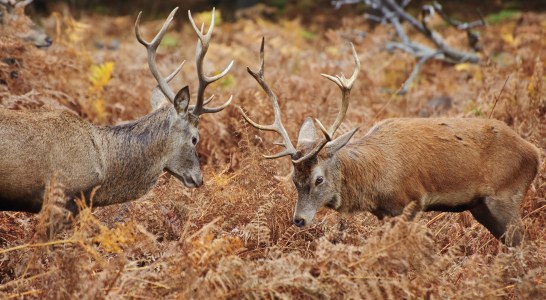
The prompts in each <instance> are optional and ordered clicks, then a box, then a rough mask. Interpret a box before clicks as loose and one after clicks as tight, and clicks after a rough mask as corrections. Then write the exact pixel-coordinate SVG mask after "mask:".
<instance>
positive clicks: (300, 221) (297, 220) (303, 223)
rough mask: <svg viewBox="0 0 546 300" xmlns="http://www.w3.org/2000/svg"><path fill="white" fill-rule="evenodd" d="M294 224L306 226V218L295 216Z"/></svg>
mask: <svg viewBox="0 0 546 300" xmlns="http://www.w3.org/2000/svg"><path fill="white" fill-rule="evenodd" d="M294 225H296V226H298V227H300V228H301V227H304V226H305V219H303V218H294Z"/></svg>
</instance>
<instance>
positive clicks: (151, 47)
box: [135, 7, 186, 103]
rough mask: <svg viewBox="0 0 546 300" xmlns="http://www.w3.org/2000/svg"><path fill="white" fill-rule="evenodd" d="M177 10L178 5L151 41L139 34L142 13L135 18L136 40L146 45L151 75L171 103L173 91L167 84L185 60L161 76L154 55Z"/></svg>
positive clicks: (173, 95)
mask: <svg viewBox="0 0 546 300" xmlns="http://www.w3.org/2000/svg"><path fill="white" fill-rule="evenodd" d="M177 10H178V7H176V8H175V9H173V11H172V12H171V13H170V14H169V16H168V17H167V19H166V20H165V23H163V27H161V30H159V32H158V33H157V35H156V36H155V37H154V38H153V39H152V41H151V42H146V41H145V40H144V39H143V38H142V37H141V36H140V28H139V26H140V16H141V15H142V12H139V13H138V17H137V20H136V22H135V34H136V38H137V40H138V41H139V42H140V43H141V44H142V45H144V47H146V50H147V52H148V66H149V68H150V71H151V72H152V75H153V76H154V78H155V80H156V81H157V83H158V84H159V88H160V89H161V91H162V92H163V94H164V95H165V97H167V99H169V101H171V103H174V97H175V93H174V92H173V91H172V89H171V87H170V86H169V84H168V82H169V81H171V80H172V79H173V78H174V76H176V74H178V72H180V70H181V69H182V66H183V65H184V63H185V62H186V61H182V63H181V64H180V65H179V66H178V68H176V70H174V72H172V73H171V74H170V75H169V76H167V77H165V78H163V77H162V76H161V74H160V73H159V70H158V68H157V65H156V62H155V57H156V51H157V47H158V46H159V44H160V43H161V40H162V39H163V36H164V35H165V32H167V29H168V28H169V25H170V24H171V22H172V21H173V18H174V15H175V14H176V11H177Z"/></svg>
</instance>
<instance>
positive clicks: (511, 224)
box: [470, 196, 523, 247]
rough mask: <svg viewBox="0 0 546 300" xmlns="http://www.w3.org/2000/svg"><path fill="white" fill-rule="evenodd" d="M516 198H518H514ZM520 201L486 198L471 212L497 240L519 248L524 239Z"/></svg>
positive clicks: (497, 197)
mask: <svg viewBox="0 0 546 300" xmlns="http://www.w3.org/2000/svg"><path fill="white" fill-rule="evenodd" d="M514 197H516V196H514ZM517 203H519V201H514V200H513V197H500V196H493V197H492V196H489V197H485V198H484V199H483V201H481V202H480V203H479V204H478V205H476V206H475V207H474V208H472V209H470V212H471V213H472V215H473V216H474V218H475V219H476V220H477V221H478V222H480V223H481V224H482V225H483V226H485V228H487V229H488V230H489V231H490V232H491V233H492V234H493V235H494V236H495V237H496V238H497V239H499V240H501V242H503V243H504V244H506V245H507V246H511V247H514V246H518V245H519V244H520V242H521V239H522V234H523V232H522V231H523V230H522V224H521V216H520V214H519V206H518V205H516V204H517Z"/></svg>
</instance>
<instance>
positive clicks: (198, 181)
mask: <svg viewBox="0 0 546 300" xmlns="http://www.w3.org/2000/svg"><path fill="white" fill-rule="evenodd" d="M192 179H193V182H194V183H195V186H196V187H200V186H202V185H203V176H201V175H199V176H198V177H197V178H192Z"/></svg>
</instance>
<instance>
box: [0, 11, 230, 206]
mask: <svg viewBox="0 0 546 300" xmlns="http://www.w3.org/2000/svg"><path fill="white" fill-rule="evenodd" d="M177 9H178V8H175V9H174V10H173V11H172V12H171V14H170V15H169V17H168V18H167V20H166V21H165V23H164V24H163V27H162V28H161V30H160V31H159V33H158V34H157V35H156V36H155V37H154V39H153V40H152V41H151V42H146V41H144V40H143V39H142V37H141V35H140V32H139V21H140V14H139V17H138V18H137V21H136V23H135V33H136V37H137V39H138V41H139V42H140V43H141V44H143V45H144V46H145V47H146V49H147V52H148V65H149V68H150V71H151V73H152V74H153V76H154V77H155V80H156V81H157V82H158V84H159V89H160V90H161V91H162V92H163V94H164V95H165V97H166V98H167V99H168V100H169V101H170V103H166V105H162V106H161V107H159V108H157V109H156V110H155V111H153V112H152V113H150V114H148V115H146V116H144V117H142V118H140V119H138V120H135V121H132V122H129V123H125V124H121V125H117V126H96V125H93V124H91V123H89V122H87V121H84V120H82V119H81V118H79V117H77V116H75V115H73V114H71V113H68V112H43V113H38V112H21V111H11V110H6V109H0V210H15V211H28V212H38V211H40V209H41V206H42V201H43V200H42V198H43V194H44V186H45V185H46V184H47V182H48V181H49V180H50V179H51V178H52V176H56V179H57V180H58V181H59V182H60V183H61V184H62V185H63V186H64V191H65V193H66V195H67V197H68V199H70V200H69V201H68V203H67V207H68V208H69V209H70V210H71V211H72V212H76V207H75V204H74V198H75V197H78V196H79V195H80V194H81V193H84V195H86V198H87V199H89V195H90V193H91V191H92V190H93V189H94V188H95V187H99V188H98V189H97V190H96V192H95V194H94V198H93V199H92V201H93V205H94V206H104V205H110V204H114V203H119V202H125V201H129V200H133V199H137V198H139V197H141V196H142V195H144V194H145V193H146V192H148V191H149V190H150V189H151V188H152V187H153V186H154V185H155V183H156V181H157V179H158V177H159V176H160V175H161V173H162V172H163V171H167V172H169V173H170V174H172V175H173V176H174V177H176V178H177V179H179V180H180V181H182V182H183V183H184V185H186V186H187V187H190V188H195V187H199V186H201V185H202V184H203V179H202V175H201V170H200V167H199V158H198V157H197V151H196V146H197V143H198V141H199V132H198V128H197V126H198V122H199V116H200V115H202V114H205V113H216V112H219V111H221V110H223V109H224V108H225V107H226V106H227V105H229V104H230V102H231V99H232V98H231V97H230V98H229V100H228V101H227V102H225V103H224V104H223V105H221V106H219V107H214V108H209V107H205V105H206V104H207V103H208V101H204V93H205V88H206V87H207V85H209V84H210V83H212V82H214V81H216V80H218V79H220V78H222V77H223V76H224V75H225V74H227V72H228V71H229V69H230V68H231V66H232V64H230V65H229V66H228V67H227V68H226V69H225V70H224V71H223V72H221V73H220V74H218V75H215V76H213V77H208V76H206V75H205V74H204V73H203V66H202V64H203V60H204V57H205V54H206V52H207V49H208V46H209V42H210V38H211V35H212V30H213V28H214V11H213V14H212V20H211V24H210V27H209V30H208V32H207V33H206V34H204V33H203V32H202V30H198V29H197V26H195V24H194V23H193V19H192V18H191V14H189V13H188V15H189V18H190V21H191V22H192V24H193V27H194V28H195V31H196V32H197V35H198V37H199V41H198V43H197V53H196V55H197V58H196V61H197V74H198V77H199V87H198V96H197V102H196V104H195V106H193V107H189V105H188V104H189V101H190V93H189V88H188V87H187V86H185V87H183V88H182V89H180V91H179V92H178V93H177V94H176V95H175V94H174V92H173V91H172V90H171V88H170V87H169V85H168V82H169V81H170V80H171V79H172V78H173V77H174V76H175V75H176V74H177V73H178V72H179V71H180V69H181V68H182V65H183V64H184V62H182V64H181V65H180V66H179V67H178V68H177V69H176V70H175V71H174V72H173V73H172V74H170V75H169V76H167V77H166V78H163V77H162V75H161V74H160V72H159V69H158V68H157V66H156V62H155V56H156V50H157V47H158V46H159V44H160V42H161V39H162V38H163V36H164V34H165V32H166V31H167V28H168V26H169V24H170V23H171V22H172V20H173V17H174V14H175V13H176V11H177ZM232 63H233V62H232ZM153 98H154V96H152V100H154V99H153ZM165 102H166V101H165Z"/></svg>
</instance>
